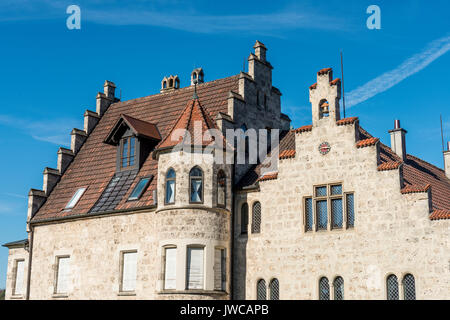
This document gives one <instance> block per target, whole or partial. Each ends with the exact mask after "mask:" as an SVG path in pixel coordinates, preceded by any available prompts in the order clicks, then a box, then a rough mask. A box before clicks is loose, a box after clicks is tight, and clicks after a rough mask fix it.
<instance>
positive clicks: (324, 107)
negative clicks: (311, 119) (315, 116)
mask: <svg viewBox="0 0 450 320" xmlns="http://www.w3.org/2000/svg"><path fill="white" fill-rule="evenodd" d="M329 115H330V104H329V103H328V101H327V100H326V99H322V100H320V103H319V119H322V118H327V117H328V116H329Z"/></svg>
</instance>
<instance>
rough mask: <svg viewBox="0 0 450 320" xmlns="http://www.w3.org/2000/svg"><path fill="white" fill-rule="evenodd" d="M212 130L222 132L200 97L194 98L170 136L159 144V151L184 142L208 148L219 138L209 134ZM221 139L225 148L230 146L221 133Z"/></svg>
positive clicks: (187, 105)
mask: <svg viewBox="0 0 450 320" xmlns="http://www.w3.org/2000/svg"><path fill="white" fill-rule="evenodd" d="M210 129H216V130H218V131H219V132H220V130H219V129H218V128H217V126H216V124H215V123H214V121H213V120H212V119H211V117H210V116H209V114H208V113H207V112H206V110H205V108H203V107H202V105H201V104H200V101H199V99H198V97H197V98H195V97H193V98H192V99H191V100H190V101H189V102H188V103H187V104H186V107H185V108H184V110H183V112H182V113H181V115H180V116H179V117H178V119H177V120H176V122H175V124H174V125H173V126H172V129H171V130H170V131H169V134H168V135H167V136H166V137H165V138H164V139H163V141H162V142H161V143H160V144H159V146H158V149H163V148H170V147H174V146H176V145H178V144H180V143H182V142H183V143H186V144H190V145H195V146H208V145H210V144H211V143H213V142H214V141H215V138H217V137H214V135H212V134H211V133H210V132H209V130H210ZM183 132H184V134H183ZM180 133H181V134H180ZM220 139H221V140H222V141H223V147H225V146H228V145H227V144H226V141H225V138H224V137H223V135H222V133H221V132H220Z"/></svg>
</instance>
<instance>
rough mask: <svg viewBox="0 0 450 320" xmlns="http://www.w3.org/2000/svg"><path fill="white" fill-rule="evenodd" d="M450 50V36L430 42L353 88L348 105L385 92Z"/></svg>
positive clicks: (347, 98)
mask: <svg viewBox="0 0 450 320" xmlns="http://www.w3.org/2000/svg"><path fill="white" fill-rule="evenodd" d="M449 50H450V36H446V37H444V38H440V39H437V40H434V41H432V42H430V43H429V44H428V45H427V46H426V48H425V49H424V50H423V51H421V52H419V53H417V54H415V55H413V56H412V57H410V58H408V59H407V60H405V61H404V62H403V63H402V64H401V65H399V66H398V67H397V68H395V69H393V70H391V71H388V72H385V73H383V74H382V75H380V76H378V77H376V78H375V79H372V80H370V81H369V82H367V83H366V84H364V85H362V86H360V87H358V88H356V89H355V90H352V91H351V92H350V93H349V94H348V96H346V102H347V103H346V105H347V107H352V106H354V105H357V104H358V103H361V102H363V101H366V100H367V99H370V98H372V97H373V96H375V95H377V94H379V93H381V92H384V91H386V90H388V89H390V88H392V87H393V86H395V85H396V84H397V83H399V82H401V81H403V80H405V79H406V78H408V77H409V76H411V75H413V74H415V73H417V72H419V71H420V70H422V69H423V68H425V67H426V66H428V65H429V64H430V63H432V62H433V61H434V60H436V59H437V58H439V57H440V56H442V55H444V54H445V53H447V51H449Z"/></svg>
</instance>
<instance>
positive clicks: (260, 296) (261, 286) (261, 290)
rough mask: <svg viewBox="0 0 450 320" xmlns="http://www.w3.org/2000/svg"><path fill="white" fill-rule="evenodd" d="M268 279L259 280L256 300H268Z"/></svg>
mask: <svg viewBox="0 0 450 320" xmlns="http://www.w3.org/2000/svg"><path fill="white" fill-rule="evenodd" d="M266 299H267V295H266V281H265V280H264V279H260V280H258V283H257V285H256V300H266Z"/></svg>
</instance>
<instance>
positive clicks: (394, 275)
mask: <svg viewBox="0 0 450 320" xmlns="http://www.w3.org/2000/svg"><path fill="white" fill-rule="evenodd" d="M391 277H395V286H396V290H397V297H396V299H390V293H389V285H390V284H389V279H390V278H391ZM385 288H386V300H389V301H396V300H400V292H401V290H400V286H399V282H398V277H397V275H396V274H395V273H388V274H387V275H386V278H385Z"/></svg>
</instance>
